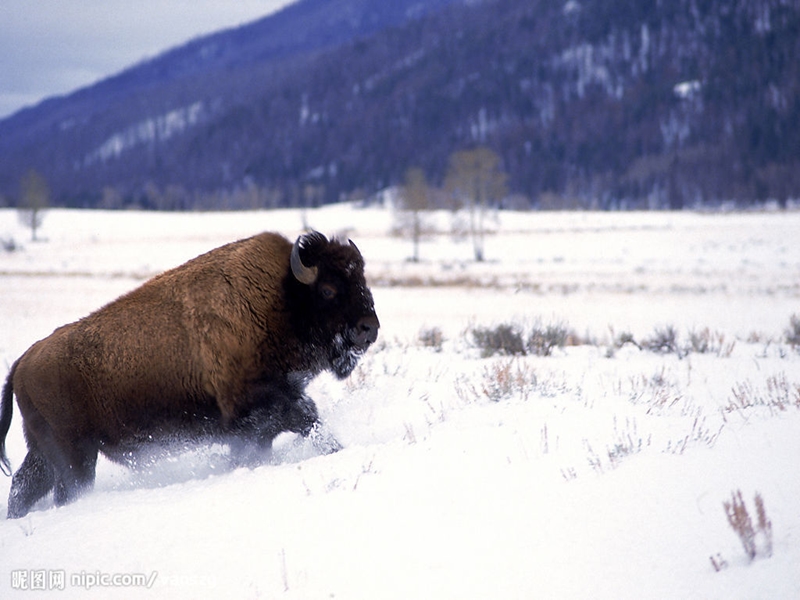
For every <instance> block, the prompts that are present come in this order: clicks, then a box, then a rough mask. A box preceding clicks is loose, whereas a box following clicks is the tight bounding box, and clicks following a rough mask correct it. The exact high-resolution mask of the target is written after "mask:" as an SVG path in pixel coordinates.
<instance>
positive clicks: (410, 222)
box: [397, 167, 431, 262]
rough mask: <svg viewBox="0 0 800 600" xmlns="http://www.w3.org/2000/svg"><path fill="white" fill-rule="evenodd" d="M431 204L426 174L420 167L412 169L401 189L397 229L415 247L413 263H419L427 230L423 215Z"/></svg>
mask: <svg viewBox="0 0 800 600" xmlns="http://www.w3.org/2000/svg"><path fill="white" fill-rule="evenodd" d="M430 204H431V202H430V188H429V187H428V182H427V181H426V179H425V172H424V171H423V170H422V169H420V168H419V167H411V168H410V169H408V170H407V171H406V175H405V183H404V185H403V187H401V188H400V196H399V206H398V209H399V213H398V219H397V229H398V230H399V231H400V233H401V234H402V235H404V236H408V237H410V238H411V241H412V243H413V245H414V254H413V255H412V257H411V260H412V261H413V262H419V242H420V240H421V239H422V236H423V234H424V233H425V229H426V225H425V219H424V215H423V213H424V212H425V211H427V210H429V209H430Z"/></svg>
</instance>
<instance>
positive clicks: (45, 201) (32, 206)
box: [18, 169, 50, 242]
mask: <svg viewBox="0 0 800 600" xmlns="http://www.w3.org/2000/svg"><path fill="white" fill-rule="evenodd" d="M20 189H21V191H22V196H21V198H20V203H19V212H18V216H19V220H20V222H21V223H22V224H23V225H25V226H26V227H29V228H30V230H31V240H32V241H34V242H35V241H37V239H38V238H37V237H36V231H37V230H38V229H39V227H41V225H42V221H43V220H44V213H45V211H46V210H47V208H48V207H49V206H50V187H49V186H48V185H47V182H46V181H45V179H44V177H42V175H41V174H40V173H39V172H38V171H36V170H34V169H30V170H28V172H27V173H25V175H24V176H23V177H22V181H21V182H20Z"/></svg>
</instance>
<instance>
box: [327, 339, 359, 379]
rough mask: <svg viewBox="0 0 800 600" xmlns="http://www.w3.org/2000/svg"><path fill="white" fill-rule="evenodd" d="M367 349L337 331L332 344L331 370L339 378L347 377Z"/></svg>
mask: <svg viewBox="0 0 800 600" xmlns="http://www.w3.org/2000/svg"><path fill="white" fill-rule="evenodd" d="M365 351H366V348H360V347H359V346H356V345H354V344H353V343H352V342H349V341H348V340H347V338H346V337H345V336H344V335H342V334H340V333H337V334H336V336H335V337H334V338H333V344H331V356H330V363H331V371H332V372H333V374H334V375H336V377H338V378H339V379H345V378H346V377H348V376H349V375H350V373H352V372H353V369H355V368H356V365H357V364H358V361H359V360H360V359H361V357H362V356H363V354H364V352H365Z"/></svg>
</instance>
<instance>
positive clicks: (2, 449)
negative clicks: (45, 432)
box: [0, 363, 17, 476]
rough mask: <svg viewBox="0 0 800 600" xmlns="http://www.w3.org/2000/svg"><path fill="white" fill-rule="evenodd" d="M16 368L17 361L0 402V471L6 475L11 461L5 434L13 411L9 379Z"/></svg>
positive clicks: (11, 377)
mask: <svg viewBox="0 0 800 600" xmlns="http://www.w3.org/2000/svg"><path fill="white" fill-rule="evenodd" d="M16 369H17V363H14V364H13V365H12V367H11V371H10V372H9V373H8V379H6V384H5V385H4V386H3V400H2V404H0V471H2V472H3V474H4V475H7V476H8V475H11V463H10V462H8V456H6V436H7V435H8V429H9V428H10V427H11V415H12V414H13V413H14V385H13V384H12V383H11V381H12V379H14V371H16Z"/></svg>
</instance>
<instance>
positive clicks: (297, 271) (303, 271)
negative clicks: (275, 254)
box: [291, 236, 317, 285]
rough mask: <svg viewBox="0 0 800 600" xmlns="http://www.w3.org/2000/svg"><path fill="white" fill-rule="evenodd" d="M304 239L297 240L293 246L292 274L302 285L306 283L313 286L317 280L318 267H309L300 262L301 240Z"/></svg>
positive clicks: (301, 237)
mask: <svg viewBox="0 0 800 600" xmlns="http://www.w3.org/2000/svg"><path fill="white" fill-rule="evenodd" d="M301 239H303V236H300V237H299V238H297V240H296V241H295V243H294V246H292V258H291V264H292V273H293V274H294V277H295V279H297V281H299V282H300V283H304V284H306V285H311V284H312V283H314V282H315V281H316V280H317V267H307V266H305V265H304V264H303V261H302V260H300V240H301Z"/></svg>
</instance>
